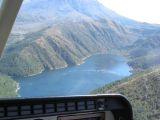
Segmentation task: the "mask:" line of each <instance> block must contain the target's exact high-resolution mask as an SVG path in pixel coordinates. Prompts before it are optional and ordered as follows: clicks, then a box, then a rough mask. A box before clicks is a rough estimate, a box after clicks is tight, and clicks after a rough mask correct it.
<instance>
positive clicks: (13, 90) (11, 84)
mask: <svg viewBox="0 0 160 120" xmlns="http://www.w3.org/2000/svg"><path fill="white" fill-rule="evenodd" d="M17 87H18V84H17V83H16V82H15V81H14V80H13V79H12V78H11V77H9V76H6V75H3V74H0V98H6V97H16V96H17Z"/></svg>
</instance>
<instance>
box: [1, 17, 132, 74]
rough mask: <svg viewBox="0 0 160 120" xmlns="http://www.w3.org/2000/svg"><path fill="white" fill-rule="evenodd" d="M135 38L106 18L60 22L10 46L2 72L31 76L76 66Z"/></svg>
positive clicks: (3, 62) (2, 63)
mask: <svg viewBox="0 0 160 120" xmlns="http://www.w3.org/2000/svg"><path fill="white" fill-rule="evenodd" d="M71 25H72V26H71ZM132 40H134V36H133V35H132V34H131V33H130V32H128V31H127V29H126V28H124V27H122V26H120V25H118V24H116V23H115V22H113V21H108V20H105V19H104V20H101V21H100V20H92V21H90V20H89V21H88V19H85V20H84V21H81V22H73V21H69V22H68V21H67V22H63V23H62V22H60V23H58V22H57V24H55V25H52V26H50V27H47V28H45V29H42V30H40V31H37V32H34V33H28V34H26V35H25V37H24V40H23V41H18V42H15V43H14V44H11V45H9V47H8V48H6V51H5V54H4V56H2V59H1V60H0V72H2V73H5V74H8V75H12V76H28V75H32V74H37V73H40V72H42V71H44V70H46V69H49V70H52V69H57V68H62V67H66V66H70V65H76V64H80V63H81V62H82V59H83V58H85V57H87V56H90V55H93V54H96V53H109V52H111V51H116V50H118V49H120V48H122V47H124V46H126V45H128V44H130V43H131V41H132ZM10 66H12V67H10Z"/></svg>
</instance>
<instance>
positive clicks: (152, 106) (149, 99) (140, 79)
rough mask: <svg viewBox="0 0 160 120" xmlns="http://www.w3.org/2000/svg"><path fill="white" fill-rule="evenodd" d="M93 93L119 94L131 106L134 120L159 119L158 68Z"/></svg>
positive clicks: (159, 89)
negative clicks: (125, 98)
mask: <svg viewBox="0 0 160 120" xmlns="http://www.w3.org/2000/svg"><path fill="white" fill-rule="evenodd" d="M93 93H94V94H95V93H120V94H123V95H125V96H126V97H127V98H128V99H129V101H130V102H131V104H132V106H133V111H134V120H159V119H160V109H159V108H160V104H159V103H160V95H159V93H160V68H152V69H149V70H146V71H144V72H141V73H139V74H136V75H133V76H131V77H128V78H126V79H124V80H120V81H117V82H114V83H111V84H109V85H106V86H104V87H102V88H99V89H97V90H95V91H93Z"/></svg>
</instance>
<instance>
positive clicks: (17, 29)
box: [0, 0, 160, 120]
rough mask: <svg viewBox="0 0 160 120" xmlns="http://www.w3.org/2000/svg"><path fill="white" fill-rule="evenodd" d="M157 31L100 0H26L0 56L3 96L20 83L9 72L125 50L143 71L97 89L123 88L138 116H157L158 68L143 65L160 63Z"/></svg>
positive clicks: (30, 72)
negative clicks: (101, 2) (114, 9)
mask: <svg viewBox="0 0 160 120" xmlns="http://www.w3.org/2000/svg"><path fill="white" fill-rule="evenodd" d="M159 33H160V26H159V25H155V24H154V25H153V24H148V23H140V22H137V21H133V20H130V19H128V18H125V17H123V16H120V15H118V14H117V13H115V12H114V11H112V10H109V9H108V8H106V7H104V6H103V5H102V4H100V3H99V2H98V1H97V0H25V1H24V3H23V6H22V8H21V10H20V12H19V15H18V18H17V20H16V23H15V26H14V28H13V31H12V33H11V36H10V38H9V40H8V44H7V46H6V49H5V51H4V53H3V56H2V57H1V59H0V73H3V76H2V75H0V89H2V90H0V91H5V92H2V93H0V96H4V95H9V96H15V95H16V93H15V92H13V91H16V88H17V84H16V83H15V82H14V81H13V80H12V79H11V78H10V77H7V76H6V75H10V76H29V75H34V74H38V73H41V72H42V71H44V70H54V69H58V68H62V67H67V66H72V65H76V64H80V63H82V62H83V59H85V58H86V57H88V56H90V55H94V54H96V53H114V54H115V53H116V54H118V53H121V55H122V54H124V55H126V56H127V57H128V58H129V65H130V66H131V67H132V68H133V72H135V73H136V72H137V71H138V72H140V71H143V72H142V73H141V72H140V73H139V74H134V75H133V76H131V77H129V78H126V79H125V80H122V81H119V82H116V83H112V84H111V85H109V86H105V87H103V88H100V89H98V90H96V92H98V93H102V92H103V93H108V92H109V93H110V92H120V93H122V94H124V95H126V96H127V97H128V98H129V99H130V100H131V102H132V105H133V106H134V111H135V113H134V114H135V118H136V119H137V120H142V119H146V120H150V119H154V120H156V119H157V120H158V119H159V118H158V117H159V116H158V115H159V112H160V111H159V107H160V106H159V105H158V104H155V103H156V102H157V103H160V102H159V101H158V99H159V92H160V91H159V89H158V88H159V75H160V72H159V68H154V69H150V70H147V71H145V70H146V69H148V68H152V67H153V66H157V65H158V64H160V61H159V59H160V53H159V50H160V48H159V46H160V36H159ZM4 74H6V75H5V76H4ZM1 76H2V77H1ZM10 81H11V82H10ZM4 86H5V87H4ZM6 88H7V90H6ZM10 88H11V89H10ZM154 88H157V89H154ZM8 90H9V91H10V92H8ZM11 91H12V92H13V93H11ZM136 92H137V94H135V93H136ZM152 96H153V97H152ZM137 106H138V107H137ZM151 111H153V112H151ZM146 117H147V118H146Z"/></svg>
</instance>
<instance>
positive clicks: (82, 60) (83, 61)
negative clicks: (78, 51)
mask: <svg viewBox="0 0 160 120" xmlns="http://www.w3.org/2000/svg"><path fill="white" fill-rule="evenodd" d="M103 54H110V55H119V54H116V53H115V54H114V53H106V52H102V53H100V52H99V53H95V54H93V55H88V56H86V57H84V58H82V59H81V62H80V63H77V64H75V66H80V65H82V64H84V63H85V60H86V59H88V58H90V57H92V56H95V55H103ZM124 57H125V56H124ZM68 66H69V65H67V64H66V65H65V66H63V67H62V66H61V67H57V68H55V69H50V70H49V71H54V70H59V69H64V68H67V67H68ZM130 67H131V66H130ZM131 68H132V67H131ZM45 71H46V70H45V69H42V70H41V71H40V72H38V73H35V74H31V75H26V76H21V77H26V78H27V77H33V76H36V75H39V74H42V73H43V72H45ZM131 71H132V70H131Z"/></svg>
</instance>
